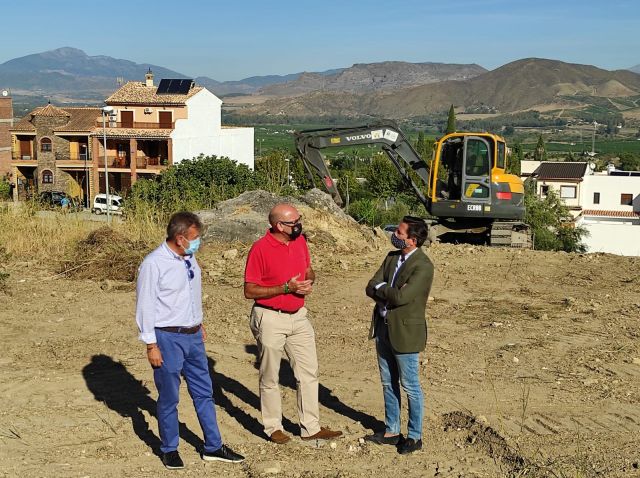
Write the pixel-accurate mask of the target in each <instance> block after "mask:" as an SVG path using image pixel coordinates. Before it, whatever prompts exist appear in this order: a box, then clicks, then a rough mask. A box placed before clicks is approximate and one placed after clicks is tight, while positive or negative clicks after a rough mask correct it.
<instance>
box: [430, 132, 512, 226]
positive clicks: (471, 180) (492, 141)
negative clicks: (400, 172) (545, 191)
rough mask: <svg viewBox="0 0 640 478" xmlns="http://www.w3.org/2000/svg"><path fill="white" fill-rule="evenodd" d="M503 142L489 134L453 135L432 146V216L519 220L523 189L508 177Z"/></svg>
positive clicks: (510, 176)
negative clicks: (433, 147) (433, 149)
mask: <svg viewBox="0 0 640 478" xmlns="http://www.w3.org/2000/svg"><path fill="white" fill-rule="evenodd" d="M505 169H506V145H505V142H504V140H503V139H502V138H501V137H499V136H497V135H494V134H490V133H452V134H449V135H446V136H445V137H443V138H442V139H440V140H439V141H438V142H437V143H436V145H435V151H434V157H433V160H432V162H431V168H430V178H429V184H430V186H431V187H430V191H429V200H430V205H431V214H433V215H434V216H438V217H444V218H446V217H450V218H474V217H475V218H483V217H484V218H491V219H522V217H523V216H524V187H523V185H522V181H521V180H520V178H518V177H517V176H514V175H511V174H507V173H506V171H505Z"/></svg>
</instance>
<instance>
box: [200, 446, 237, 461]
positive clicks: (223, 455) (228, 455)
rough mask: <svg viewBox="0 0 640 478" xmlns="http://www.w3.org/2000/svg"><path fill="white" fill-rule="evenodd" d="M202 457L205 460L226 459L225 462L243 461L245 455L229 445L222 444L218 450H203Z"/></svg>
mask: <svg viewBox="0 0 640 478" xmlns="http://www.w3.org/2000/svg"><path fill="white" fill-rule="evenodd" d="M202 459H203V460H204V461H224V462H225V463H242V462H243V461H244V456H242V455H241V454H239V453H236V452H235V451H233V450H232V449H231V448H229V447H228V446H227V445H222V446H221V447H220V448H219V449H218V450H216V451H203V452H202Z"/></svg>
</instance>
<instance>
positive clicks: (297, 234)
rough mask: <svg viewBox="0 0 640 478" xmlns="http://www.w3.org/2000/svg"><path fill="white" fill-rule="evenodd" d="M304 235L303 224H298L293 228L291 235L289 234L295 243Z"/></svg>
mask: <svg viewBox="0 0 640 478" xmlns="http://www.w3.org/2000/svg"><path fill="white" fill-rule="evenodd" d="M300 234H302V224H300V223H298V224H296V225H295V226H291V234H288V236H289V239H290V240H292V241H295V240H296V239H297V238H299V237H300Z"/></svg>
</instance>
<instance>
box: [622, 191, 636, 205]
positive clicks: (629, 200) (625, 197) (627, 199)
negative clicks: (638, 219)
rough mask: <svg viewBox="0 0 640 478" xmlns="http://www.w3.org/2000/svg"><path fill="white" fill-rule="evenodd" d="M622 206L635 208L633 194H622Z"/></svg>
mask: <svg viewBox="0 0 640 478" xmlns="http://www.w3.org/2000/svg"><path fill="white" fill-rule="evenodd" d="M620 204H621V205H623V206H633V194H621V195H620Z"/></svg>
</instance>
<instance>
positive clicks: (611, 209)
mask: <svg viewBox="0 0 640 478" xmlns="http://www.w3.org/2000/svg"><path fill="white" fill-rule="evenodd" d="M525 163H527V162H525V161H523V164H525ZM529 169H531V168H530V167H529V166H528V165H526V166H525V168H524V169H523V171H525V170H526V171H527V172H529ZM525 174H526V173H525ZM530 176H533V177H534V178H535V179H536V188H537V189H536V191H537V193H538V195H539V196H540V197H544V196H545V195H546V194H548V192H549V190H554V191H556V192H557V194H558V195H559V196H560V197H561V198H562V200H563V201H564V202H565V204H566V205H567V206H568V207H569V210H570V211H571V214H572V215H573V217H574V218H575V224H576V225H577V226H582V227H584V228H585V229H586V230H587V231H588V232H589V236H588V237H586V238H585V239H584V243H585V244H586V246H587V250H588V252H609V253H612V254H620V255H627V256H640V172H629V171H617V170H615V168H613V166H610V167H609V168H608V170H607V171H606V172H600V173H596V172H594V171H593V168H591V167H590V166H589V164H588V163H584V162H583V163H569V162H552V161H544V162H542V163H539V164H538V165H537V167H536V168H535V170H533V172H531V173H530Z"/></svg>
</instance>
